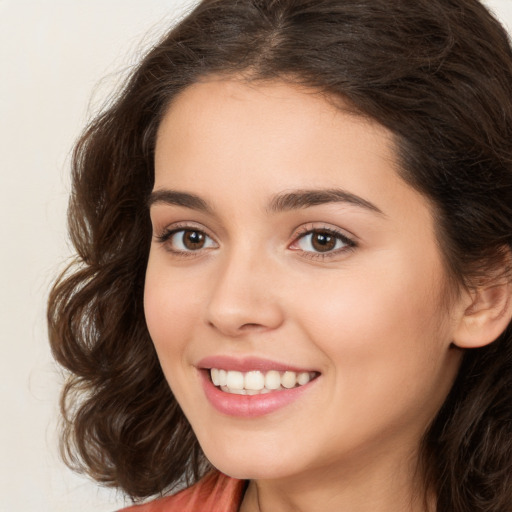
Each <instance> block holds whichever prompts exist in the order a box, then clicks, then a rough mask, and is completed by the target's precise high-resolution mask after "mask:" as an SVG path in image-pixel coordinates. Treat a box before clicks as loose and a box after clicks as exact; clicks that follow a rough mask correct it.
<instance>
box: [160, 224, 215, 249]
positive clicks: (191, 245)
mask: <svg viewBox="0 0 512 512" xmlns="http://www.w3.org/2000/svg"><path fill="white" fill-rule="evenodd" d="M161 242H162V243H164V244H165V245H166V246H167V248H168V249H169V250H170V251H171V252H176V253H184V252H193V251H200V250H202V249H211V248H214V247H216V243H215V242H214V241H213V240H212V239H211V238H210V237H209V236H208V235H207V234H206V233H203V232H202V231H200V230H198V229H177V230H176V231H172V232H170V233H169V234H167V235H164V236H163V237H161Z"/></svg>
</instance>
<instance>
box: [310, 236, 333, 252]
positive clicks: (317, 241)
mask: <svg viewBox="0 0 512 512" xmlns="http://www.w3.org/2000/svg"><path fill="white" fill-rule="evenodd" d="M336 242H337V240H336V237H334V236H333V235H331V234H330V233H328V232H326V231H318V232H315V233H312V234H311V246H312V247H313V249H315V251H318V252H327V251H332V250H333V249H334V248H335V247H336Z"/></svg>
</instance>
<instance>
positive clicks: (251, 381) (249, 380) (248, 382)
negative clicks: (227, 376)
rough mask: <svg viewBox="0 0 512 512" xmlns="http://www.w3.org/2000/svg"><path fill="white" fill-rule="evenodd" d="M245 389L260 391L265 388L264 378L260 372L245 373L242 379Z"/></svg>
mask: <svg viewBox="0 0 512 512" xmlns="http://www.w3.org/2000/svg"><path fill="white" fill-rule="evenodd" d="M244 387H245V389H250V390H251V391H260V390H261V389H263V388H264V387H265V377H264V376H263V374H262V373H261V372H247V373H246V374H245V378H244Z"/></svg>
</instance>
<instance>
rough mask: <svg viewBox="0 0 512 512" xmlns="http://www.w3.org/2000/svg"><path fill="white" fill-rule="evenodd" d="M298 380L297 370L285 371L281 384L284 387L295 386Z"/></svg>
mask: <svg viewBox="0 0 512 512" xmlns="http://www.w3.org/2000/svg"><path fill="white" fill-rule="evenodd" d="M296 382H297V374H296V373H295V372H284V375H283V376H282V377H281V385H282V386H283V388H286V389H291V388H294V387H295V383H296Z"/></svg>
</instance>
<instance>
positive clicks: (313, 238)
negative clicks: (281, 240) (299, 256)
mask: <svg viewBox="0 0 512 512" xmlns="http://www.w3.org/2000/svg"><path fill="white" fill-rule="evenodd" d="M354 245H355V244H354V242H352V240H350V239H349V238H347V237H346V236H344V235H342V234H341V233H337V232H335V231H331V230H328V229H312V230H311V231H308V232H307V233H304V234H303V235H301V236H300V237H298V239H297V240H296V241H295V242H294V243H293V245H292V246H291V248H292V249H300V250H301V251H303V252H305V253H312V254H325V253H336V252H338V251H340V250H343V249H346V248H349V247H354Z"/></svg>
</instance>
